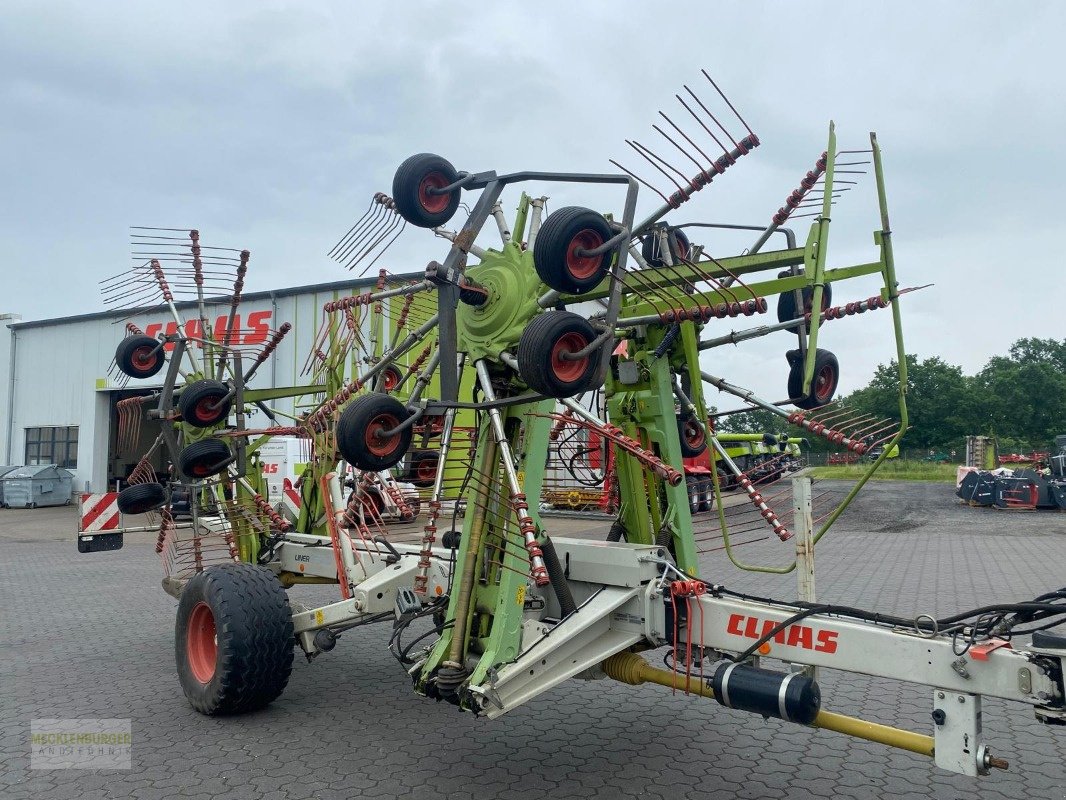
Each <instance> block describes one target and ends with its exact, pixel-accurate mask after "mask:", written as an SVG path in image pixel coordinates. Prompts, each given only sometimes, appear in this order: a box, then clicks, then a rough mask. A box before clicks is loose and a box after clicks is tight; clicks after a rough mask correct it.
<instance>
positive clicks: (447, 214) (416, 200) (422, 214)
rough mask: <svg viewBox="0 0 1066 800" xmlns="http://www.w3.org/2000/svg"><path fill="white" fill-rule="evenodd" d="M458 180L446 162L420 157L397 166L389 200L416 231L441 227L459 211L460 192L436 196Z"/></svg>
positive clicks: (427, 154)
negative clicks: (393, 202) (391, 200)
mask: <svg viewBox="0 0 1066 800" xmlns="http://www.w3.org/2000/svg"><path fill="white" fill-rule="evenodd" d="M457 180H459V173H457V172H456V171H455V167H453V166H452V165H451V163H450V162H448V161H447V160H446V159H444V158H441V157H440V156H437V155H434V154H433V153H419V154H418V155H414V156H411V157H410V158H409V159H407V160H406V161H404V162H403V163H402V164H400V167H399V169H397V170H396V175H395V176H394V177H393V179H392V199H393V200H394V201H395V202H396V210H397V211H398V212H399V213H400V216H401V217H403V218H404V219H405V220H407V221H408V222H410V223H411V224H412V225H417V226H418V227H419V228H436V227H437V226H438V225H443V224H444V223H446V222H447V221H448V220H450V219H451V218H452V217H453V216H455V212H456V210H457V209H458V208H459V199H460V195H461V194H462V189H458V188H457V189H452V190H451V191H450V192H446V193H438V190H440V189H443V188H444V187H445V186H449V185H451V184H453V183H455V182H456V181H457Z"/></svg>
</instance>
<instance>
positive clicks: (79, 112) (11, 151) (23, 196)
mask: <svg viewBox="0 0 1066 800" xmlns="http://www.w3.org/2000/svg"><path fill="white" fill-rule="evenodd" d="M1063 30H1066V4H1062V3H1052V2H1047V3H1033V2H1027V3H1007V2H1002V3H996V4H993V3H977V2H965V3H963V2H960V3H950V4H949V3H944V4H932V3H924V2H923V3H917V2H916V3H905V2H898V0H897V1H895V2H891V3H888V2H886V3H851V2H837V3H799V2H797V3H762V2H753V1H752V0H748V1H747V2H743V3H731V4H726V3H719V2H713V3H712V2H693V3H677V4H666V3H663V4H660V3H649V2H639V3H635V2H634V3H627V2H611V3H591V2H589V3H574V2H569V3H555V2H543V1H542V2H539V3H524V4H511V3H493V2H484V0H483V2H480V3H464V2H455V1H454V0H453V1H452V2H441V3H432V2H426V3H373V4H372V3H341V2H336V3H310V2H299V3H297V2H262V1H261V0H258V1H257V2H226V3H217V2H215V3H196V2H183V3H180V4H166V5H162V4H156V5H155V7H154V8H153V7H151V6H150V5H149V4H134V3H129V4H117V3H103V2H97V3H84V2H79V3H60V2H26V3H21V2H12V0H7V2H5V3H4V10H3V13H2V14H0V99H2V103H3V119H4V122H3V124H2V125H0V165H2V181H0V185H2V198H0V237H2V242H3V244H2V250H0V253H2V254H0V259H2V263H3V272H2V274H3V276H4V292H3V295H2V296H0V312H15V313H19V314H21V315H22V316H23V318H24V319H40V318H49V317H57V316H62V315H67V314H78V313H85V312H90V311H98V310H101V309H102V308H103V305H102V302H101V299H100V296H99V293H98V288H97V282H98V281H99V280H100V279H102V278H104V277H107V276H110V275H112V274H114V273H116V272H118V271H120V270H121V269H123V268H125V266H126V265H127V264H128V263H129V247H128V239H127V233H128V230H127V227H128V226H129V225H166V226H175V227H185V226H188V227H198V228H199V229H200V230H201V231H202V235H203V237H204V243H205V244H219V245H229V246H236V247H247V248H249V249H250V250H251V251H252V269H251V272H250V274H249V279H248V281H247V284H246V285H247V289H248V290H261V289H269V288H273V287H281V286H293V285H301V284H307V283H315V282H325V281H333V280H341V279H343V278H345V277H346V276H347V274H348V273H345V272H344V271H342V269H341V268H340V267H339V266H338V265H336V264H335V263H333V262H332V261H330V260H328V259H327V258H326V255H325V254H326V252H327V251H328V250H329V248H330V247H331V246H332V244H333V243H334V242H335V241H336V240H337V238H339V236H340V235H341V234H342V233H344V231H345V230H346V229H347V228H348V226H349V225H350V224H351V222H352V221H353V220H354V219H355V217H357V216H359V215H360V214H361V213H362V212H363V210H364V209H365V207H366V205H367V203H368V201H369V198H370V196H371V195H372V194H373V192H375V191H381V190H384V191H389V190H390V187H391V181H392V174H393V172H394V171H395V168H396V166H397V165H398V164H399V163H400V162H401V161H402V160H403V159H404V158H406V157H407V156H408V155H410V154H412V153H416V152H421V151H432V152H437V153H440V154H442V155H444V156H446V157H447V158H449V159H450V160H451V161H452V162H453V163H454V164H455V165H456V166H457V167H458V168H460V169H466V170H471V171H474V170H485V169H495V170H497V171H512V170H518V169H546V170H547V169H550V170H575V171H578V170H580V171H612V170H613V168H612V167H611V166H610V164H609V163H608V159H609V158H611V157H614V158H618V159H619V160H620V161H621V162H622V163H623V164H625V165H627V166H630V167H631V168H636V167H638V166H640V161H639V159H638V158H636V157H635V156H633V155H632V154H631V153H629V152H627V148H626V147H625V145H624V143H623V140H624V139H625V138H638V139H641V140H643V141H646V142H648V143H649V144H651V143H652V142H653V141H654V134H653V133H652V132H651V129H650V126H651V124H652V123H653V122H654V121H656V116H657V115H656V111H657V110H658V109H660V108H661V109H664V110H666V111H667V113H671V109H673V110H678V106H677V104H676V101H674V100H673V94H674V92H676V91H680V90H681V86H682V84H684V83H688V84H689V85H691V86H693V88H697V87H700V88H701V89H702V86H701V83H700V82H701V81H702V80H703V78H702V77H701V76H700V74H699V69H700V68H701V67H705V68H706V69H707V70H708V71H709V72H710V73H711V74H712V75H713V76H714V77H715V78H716V79H717V80H718V81H719V84H720V85H721V86H722V87H723V89H725V90H726V92H727V93H728V94H729V96H730V98H731V99H732V100H733V102H734V104H735V105H736V106H737V108H738V109H739V110H740V111H741V113H742V114H743V115H744V116H745V118H746V119H747V121H748V122H749V123H750V124H751V126H752V127H753V128H754V129H755V131H756V133H757V134H758V135H759V137H760V138H761V139H762V142H763V145H762V146H761V147H760V148H758V150H756V151H755V152H754V153H753V154H752V155H750V156H748V157H746V158H744V159H742V160H741V161H740V162H739V163H738V164H737V165H736V166H735V167H734V168H732V169H731V170H730V171H729V172H728V173H727V174H726V175H725V176H722V177H721V178H719V179H718V180H716V181H715V183H714V185H713V186H712V187H710V188H708V189H706V190H704V191H703V192H702V193H700V194H699V195H697V196H696V198H695V199H694V200H693V201H691V202H690V203H688V204H687V205H686V206H685V207H684V208H683V209H682V211H681V212H680V213H679V214H677V215H672V216H671V217H670V219H671V221H673V222H678V223H679V222H684V221H713V222H742V223H757V224H763V223H765V222H767V221H768V219H769V217H770V215H771V214H772V213H773V211H774V210H776V209H777V207H778V206H779V205H781V202H782V201H783V199H784V197H785V196H786V195H787V194H788V192H789V191H791V189H792V188H793V187H794V186H795V185H796V183H797V181H798V179H799V177H800V176H802V175H803V173H804V172H805V171H806V170H807V169H809V168H810V165H811V164H812V162H813V161H814V159H815V158H816V157H817V155H818V154H819V153H820V152H821V151H822V150H823V149H824V147H825V138H826V133H827V126H828V122H829V120H830V119H831V118H832V119H835V120H836V124H837V130H838V133H839V136H840V146H841V147H854V148H861V147H865V146H867V138H866V137H867V134H868V132H869V131H871V130H876V131H877V132H878V137H879V140H880V142H881V145H882V147H883V150H884V156H885V169H886V173H887V183H888V194H889V203H890V208H891V212H892V227H893V229H894V235H895V247H896V260H897V269H898V272H899V276H900V281H901V283H902V284H903V285H904V286H910V285H918V284H926V283H935V284H936V286H934V287H933V288H930V289H926V290H924V291H922V292H920V293H917V294H913V295H910V296H908V297H907V298H906V300H905V301H904V303H905V305H904V309H903V311H904V322H905V329H906V338H907V346H908V351H909V352H914V353H917V354H919V355H920V356H922V357H927V356H931V355H939V356H941V357H943V358H945V359H946V360H948V361H949V362H952V363H958V364H961V365H962V366H963V367H964V368H965V369H966V370H967V371H968V372H973V371H976V370H977V369H979V368H980V367H981V366H982V365H983V363H984V361H985V360H986V359H987V358H988V357H989V356H990V355H992V354H995V353H1000V352H1004V351H1005V350H1006V348H1007V346H1008V345H1009V343H1010V342H1011V341H1013V340H1014V339H1016V338H1018V337H1021V336H1043V337H1056V338H1062V337H1064V336H1066V324H1064V320H1066V288H1064V287H1066V278H1064V276H1063V273H1064V267H1066V265H1064V263H1063V262H1064V259H1063V256H1062V246H1061V234H1060V233H1059V231H1060V230H1061V228H1062V222H1061V217H1062V214H1063V210H1064V208H1066V200H1064V197H1063V187H1064V186H1066V169H1064V164H1066V157H1064V156H1063V153H1062V148H1063V130H1064V129H1066V104H1064V102H1063V101H1064V93H1063V77H1062V76H1063V69H1062V32H1063ZM704 85H705V84H704ZM702 93H703V95H704V97H707V98H709V97H710V94H709V93H707V92H702ZM716 108H717V107H716ZM681 113H682V114H683V113H684V112H683V111H681ZM671 116H674V115H673V114H671ZM674 118H675V120H676V119H679V117H677V116H675V117H674ZM702 141H706V139H704V140H702ZM708 144H709V142H708ZM668 149H669V148H668V146H664V147H663V148H662V150H663V152H664V153H665V152H666V151H667V150H668ZM637 171H638V172H639V173H641V174H649V173H650V170H649V169H648V168H647V167H646V165H645V166H643V167H641V168H640V169H638V170H637ZM545 192H546V193H547V194H550V195H551V197H552V199H551V205H552V206H553V207H556V208H557V207H559V206H561V205H565V204H581V205H594V206H597V207H599V208H600V209H601V210H603V211H611V210H613V211H615V212H618V211H620V208H621V196H620V195H617V194H616V195H603V194H602V193H588V192H583V191H582V190H581V189H579V188H574V187H570V188H565V190H564V189H563V188H561V187H558V186H554V187H546V189H545ZM849 194H850V196H849V197H847V199H846V201H845V202H843V203H842V204H841V205H840V206H839V207H838V208H837V209H836V211H835V214H834V217H833V223H832V233H831V241H830V250H829V265H830V266H840V265H844V264H848V263H857V262H860V261H866V260H870V259H872V258H874V257H875V255H876V254H875V251H874V249H873V246H872V236H871V231H872V230H873V229H874V228H875V227H877V220H876V205H875V202H874V197H873V184H872V181H871V180H870V179H869V178H866V179H864V180H863V182H862V183H861V184H860V185H859V186H858V187H857V188H856V190H855V191H853V192H851V193H849ZM642 196H643V199H642V205H641V209H642V210H650V209H651V208H652V207H653V206H654V205H655V204H656V203H655V202H654V201H653V197H652V196H651V195H650V193H647V194H646V193H642ZM656 199H657V198H656ZM513 200H514V197H510V198H508V197H507V196H505V204H507V205H510V206H512V207H513ZM807 223H809V220H797V221H796V223H795V227H796V228H797V230H798V231H799V233H800V236H801V237H803V236H805V234H806V224H807ZM697 241H703V242H704V243H705V244H707V246H708V249H709V252H711V253H712V254H714V255H716V256H724V255H729V254H732V253H736V252H739V251H740V250H741V249H742V248H743V247H744V246H745V245H746V244H748V243H749V242H750V240H749V239H748V238H743V239H740V238H735V237H734V238H727V237H704V238H702V239H700V238H697ZM445 252H446V248H445V246H444V244H443V243H442V242H441V241H440V240H435V239H434V238H433V237H432V235H431V234H429V233H428V232H425V231H421V230H418V229H409V230H408V231H407V232H406V233H405V234H404V237H403V239H402V241H401V242H399V243H398V244H397V246H395V247H394V248H393V250H391V251H390V252H389V254H388V255H387V256H386V257H385V258H384V259H383V260H382V262H380V263H381V265H384V266H387V267H388V268H389V269H390V270H391V271H393V272H404V271H413V270H420V269H422V268H423V267H424V265H425V263H426V262H427V261H428V260H430V259H433V258H436V259H443V255H444V254H445ZM870 288H871V287H870V286H869V285H864V286H858V287H856V288H854V289H852V288H850V287H848V286H844V285H841V286H839V287H838V288H837V294H836V297H835V300H836V301H839V302H845V301H847V300H851V299H859V298H860V297H865V296H866V295H868V294H869V293H870ZM888 323H889V314H888V312H878V313H877V314H875V315H866V316H864V317H863V318H861V319H854V318H852V319H848V320H845V321H841V322H837V323H832V325H831V326H830V327H827V328H826V329H825V332H824V335H823V345H824V346H825V347H828V348H830V349H832V350H834V351H835V352H836V353H837V355H838V357H839V359H840V362H841V366H842V373H843V377H842V381H843V388H844V389H845V390H848V389H851V388H855V387H857V386H860V385H863V384H865V383H866V381H867V380H868V379H869V377H870V376H871V374H872V370H873V368H874V366H875V365H876V364H877V363H878V362H879V361H887V360H888V358H889V357H890V356H891V342H890V341H888V340H887V339H886V338H885V337H886V336H887V335H888V334H889V333H890V327H889V326H888ZM710 327H711V329H712V332H709V335H716V334H717V333H719V332H720V333H725V332H728V330H729V328H730V327H732V326H731V325H729V324H727V323H712V325H711V326H710ZM792 341H793V340H791V339H790V338H789V337H787V336H786V335H785V334H777V335H776V336H774V337H767V338H765V339H762V340H759V341H758V342H756V343H754V344H751V345H748V346H744V347H742V348H739V349H736V350H730V351H729V352H727V353H726V352H722V353H719V352H717V351H716V352H715V353H714V354H713V356H709V357H708V359H707V362H706V363H707V366H708V367H709V368H711V369H712V371H714V372H717V373H719V374H722V375H725V376H727V377H730V378H732V379H734V380H736V381H738V382H741V383H746V384H748V385H752V386H754V387H756V388H757V389H759V390H760V391H762V392H765V393H766V394H767V395H769V396H770V397H771V398H773V399H777V398H779V397H783V396H784V395H785V391H784V385H785V372H786V365H785V360H784V357H783V352H784V350H785V349H787V347H789V346H791V342H792ZM712 402H719V405H720V406H721V405H723V404H724V403H723V402H722V401H717V400H712ZM724 402H725V403H728V401H724Z"/></svg>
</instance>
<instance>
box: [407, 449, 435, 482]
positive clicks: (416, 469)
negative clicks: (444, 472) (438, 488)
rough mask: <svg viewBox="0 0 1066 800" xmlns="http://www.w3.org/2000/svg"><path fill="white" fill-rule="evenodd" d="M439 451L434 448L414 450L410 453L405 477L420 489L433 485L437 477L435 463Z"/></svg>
mask: <svg viewBox="0 0 1066 800" xmlns="http://www.w3.org/2000/svg"><path fill="white" fill-rule="evenodd" d="M439 463H440V453H439V452H438V451H436V450H415V451H414V452H413V453H411V465H410V467H409V469H408V470H407V475H406V476H405V479H406V480H408V481H410V482H411V483H412V484H414V485H415V486H417V487H418V488H420V489H425V488H427V487H429V486H432V485H433V482H434V481H435V480H436V479H437V464H439Z"/></svg>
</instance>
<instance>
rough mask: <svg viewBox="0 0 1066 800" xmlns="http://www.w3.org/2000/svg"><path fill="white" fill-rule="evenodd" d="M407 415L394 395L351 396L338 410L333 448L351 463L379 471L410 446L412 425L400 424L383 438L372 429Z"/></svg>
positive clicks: (392, 424)
mask: <svg viewBox="0 0 1066 800" xmlns="http://www.w3.org/2000/svg"><path fill="white" fill-rule="evenodd" d="M408 416H410V414H409V412H408V411H407V409H406V408H405V407H404V405H403V403H401V402H400V401H399V400H397V399H396V398H395V397H391V396H390V395H387V394H382V393H380V392H371V393H370V394H364V395H363V396H361V397H357V398H355V400H353V401H352V402H351V403H349V404H348V407H347V408H345V409H344V411H342V412H341V418H340V420H339V421H338V423H337V449H338V450H340V453H341V456H343V458H344V460H345V461H347V462H348V463H349V464H351V465H352V466H354V467H356V468H358V469H361V470H367V471H370V472H380V471H381V470H385V469H389V468H390V467H394V466H396V465H397V464H399V463H400V462H401V461H402V460H403V457H404V456H405V455H406V454H407V450H408V449H409V448H410V447H411V438H412V435H413V426H408V427H406V428H404V429H403V430H402V431H400V432H399V433H396V434H394V435H393V436H391V437H390V438H389V439H388V440H387V441H383V440H379V439H377V437H376V435H375V434H376V432H377V431H381V430H391V429H392V428H395V427H397V426H398V425H399V424H400V423H401V422H404V421H405V420H406V419H407V417H408Z"/></svg>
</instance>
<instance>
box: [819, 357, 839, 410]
mask: <svg viewBox="0 0 1066 800" xmlns="http://www.w3.org/2000/svg"><path fill="white" fill-rule="evenodd" d="M836 386H837V376H836V370H834V369H833V367H832V366H830V365H829V364H826V365H825V366H824V367H822V368H821V369H820V370H818V375H817V376H815V379H814V396H815V398H816V399H817V400H818V402H819V403H824V402H827V401H828V400H829V398H830V397H832V396H833V390H834V389H836Z"/></svg>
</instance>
